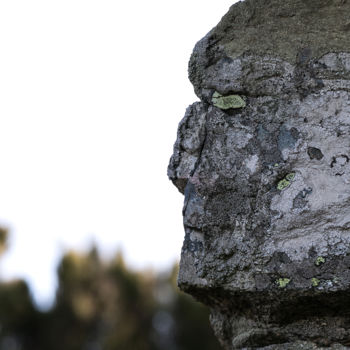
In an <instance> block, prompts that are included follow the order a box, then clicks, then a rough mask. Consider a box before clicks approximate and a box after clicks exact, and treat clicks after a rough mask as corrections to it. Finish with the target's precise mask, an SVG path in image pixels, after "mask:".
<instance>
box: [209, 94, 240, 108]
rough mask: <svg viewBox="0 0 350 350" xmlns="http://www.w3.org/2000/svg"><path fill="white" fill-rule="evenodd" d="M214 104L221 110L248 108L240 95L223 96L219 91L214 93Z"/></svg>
mask: <svg viewBox="0 0 350 350" xmlns="http://www.w3.org/2000/svg"><path fill="white" fill-rule="evenodd" d="M212 102H213V105H214V106H215V107H218V108H220V109H230V108H244V107H245V106H246V103H245V101H244V100H243V99H242V97H240V96H238V95H228V96H223V95H221V94H219V93H218V92H217V91H215V92H214V94H213V97H212Z"/></svg>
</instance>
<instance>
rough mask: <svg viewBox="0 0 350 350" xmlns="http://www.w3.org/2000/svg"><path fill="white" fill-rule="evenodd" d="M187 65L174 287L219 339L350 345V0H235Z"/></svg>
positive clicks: (174, 171) (176, 177)
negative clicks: (189, 95)
mask: <svg viewBox="0 0 350 350" xmlns="http://www.w3.org/2000/svg"><path fill="white" fill-rule="evenodd" d="M189 77H190V80H191V82H192V83H193V85H194V89H195V92H196V94H197V95H198V97H199V98H200V102H196V103H194V104H193V105H191V106H190V107H188V109H187V111H186V114H185V117H184V118H183V120H182V121H181V122H180V125H179V129H178V135H177V140H176V143H175V146H174V154H173V156H172V157H171V160H170V164H169V168H168V176H169V178H170V179H171V180H172V181H173V183H174V184H175V186H176V187H177V188H178V189H179V190H180V191H181V192H182V193H184V195H185V202H184V209H183V215H184V227H185V240H184V244H183V248H182V254H181V263H180V273H179V278H178V284H179V286H180V288H181V289H182V290H184V291H186V292H187V293H190V294H192V295H193V296H194V297H196V298H197V299H198V300H200V301H202V302H203V303H204V304H206V305H208V306H209V307H210V309H211V323H212V326H213V328H214V331H215V333H216V335H217V337H218V339H219V340H220V342H221V344H222V346H223V348H224V349H253V348H258V349H266V350H280V349H339V350H340V349H350V0H246V1H244V2H239V3H237V4H235V5H233V6H232V7H231V9H230V11H229V12H228V13H227V14H226V15H225V16H224V17H223V19H222V21H221V22H220V23H219V24H218V25H217V27H215V28H214V29H213V30H211V31H210V32H209V33H208V34H207V35H206V36H205V37H204V38H203V39H202V40H201V41H199V42H198V43H197V45H196V46H195V48H194V51H193V54H192V57H191V59H190V63H189ZM223 97H226V98H225V99H223ZM230 103H232V106H231V107H232V108H230V105H229V104H230Z"/></svg>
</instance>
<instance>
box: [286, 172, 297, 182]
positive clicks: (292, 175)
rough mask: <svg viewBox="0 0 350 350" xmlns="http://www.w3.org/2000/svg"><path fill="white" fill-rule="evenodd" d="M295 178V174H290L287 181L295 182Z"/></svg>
mask: <svg viewBox="0 0 350 350" xmlns="http://www.w3.org/2000/svg"><path fill="white" fill-rule="evenodd" d="M294 178H295V173H290V174H287V175H286V180H288V181H293V180H294Z"/></svg>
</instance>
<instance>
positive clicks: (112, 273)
mask: <svg viewBox="0 0 350 350" xmlns="http://www.w3.org/2000/svg"><path fill="white" fill-rule="evenodd" d="M4 232H5V231H4ZM0 234H1V232H0ZM0 238H1V237H0ZM2 241H3V242H4V243H2ZM2 241H1V244H3V245H5V242H6V237H5V239H4V240H2ZM176 276H177V267H176V266H175V267H174V268H173V269H172V271H170V272H168V273H164V274H161V275H155V274H154V273H153V272H151V271H143V272H135V271H131V270H130V269H128V268H127V267H126V266H125V264H124V261H123V258H122V255H121V254H120V253H118V254H117V255H116V256H115V258H114V259H112V260H111V261H108V262H105V261H102V260H101V259H100V257H99V255H98V252H97V250H96V249H95V248H93V249H92V250H91V251H90V252H89V253H87V254H78V253H76V252H69V253H67V254H65V255H64V257H63V258H62V260H61V262H60V264H59V267H58V279H59V282H58V290H57V295H56V302H55V305H54V306H53V307H52V309H51V310H49V311H47V312H41V311H39V310H37V309H36V308H35V307H34V306H33V303H32V300H31V297H30V293H29V290H28V287H27V285H26V283H25V282H23V281H14V282H11V283H0V324H1V332H0V350H12V349H16V350H19V349H21V350H47V349H50V350H62V349H65V350H163V349H164V350H175V349H181V350H193V349H202V350H209V349H210V350H215V349H219V348H220V347H219V346H218V343H217V341H216V339H215V338H214V336H213V334H212V330H211V329H210V327H209V322H208V311H207V309H206V308H204V307H203V306H202V305H200V304H199V303H197V302H195V301H194V300H193V299H192V298H191V297H189V296H187V295H185V294H183V293H180V292H179V291H178V289H177V287H176V282H175V281H176Z"/></svg>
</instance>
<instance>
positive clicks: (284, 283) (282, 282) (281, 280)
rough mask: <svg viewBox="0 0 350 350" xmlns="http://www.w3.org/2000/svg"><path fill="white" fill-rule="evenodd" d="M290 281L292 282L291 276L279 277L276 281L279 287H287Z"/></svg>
mask: <svg viewBox="0 0 350 350" xmlns="http://www.w3.org/2000/svg"><path fill="white" fill-rule="evenodd" d="M289 282H290V278H279V279H278V280H277V281H276V284H277V285H278V287H279V288H286V287H287V285H288V283H289Z"/></svg>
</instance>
